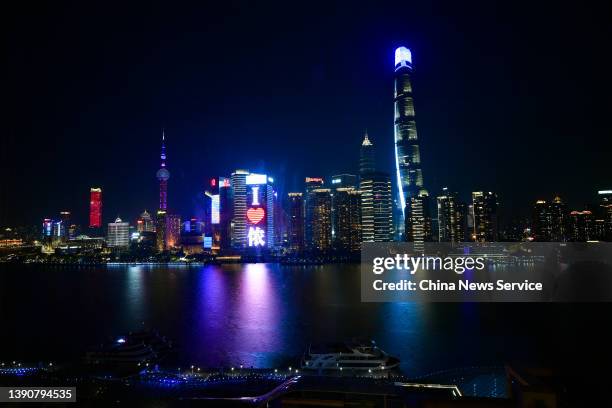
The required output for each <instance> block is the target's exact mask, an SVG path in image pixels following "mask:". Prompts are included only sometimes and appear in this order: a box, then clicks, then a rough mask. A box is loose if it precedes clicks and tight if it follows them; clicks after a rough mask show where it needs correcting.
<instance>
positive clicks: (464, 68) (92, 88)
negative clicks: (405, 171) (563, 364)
mask: <svg viewBox="0 0 612 408" xmlns="http://www.w3.org/2000/svg"><path fill="white" fill-rule="evenodd" d="M21 3H22V4H21V6H19V7H22V8H21V9H19V10H10V9H6V8H5V9H4V10H3V17H4V18H3V28H2V29H3V31H4V35H3V38H4V43H5V44H4V45H5V51H4V53H5V58H4V64H3V65H4V67H5V68H6V69H7V70H6V71H5V73H4V76H3V79H4V85H3V92H2V94H3V99H4V103H5V108H4V109H3V110H4V113H5V114H6V116H5V119H4V120H3V122H4V123H3V125H2V128H3V130H2V137H1V145H0V146H1V149H0V161H1V164H0V165H1V166H2V174H3V180H2V181H1V182H0V186H1V187H0V224H9V225H19V224H26V223H27V224H34V223H36V224H38V223H39V222H40V221H41V219H42V218H44V217H57V216H58V213H59V211H60V210H64V209H67V210H71V211H72V212H73V213H74V215H75V220H76V221H77V222H78V223H80V224H82V225H86V224H87V218H86V216H87V210H88V193H89V187H91V186H101V187H102V188H103V190H104V193H103V198H104V212H103V216H104V222H109V221H111V220H112V219H114V218H115V217H116V216H117V215H120V216H121V217H122V218H124V219H127V220H130V221H133V220H134V219H135V218H136V217H137V216H138V214H139V213H140V212H141V211H142V210H143V209H145V208H147V209H149V211H154V210H155V209H156V207H157V202H158V201H157V197H158V193H157V191H158V187H157V181H156V179H155V172H156V171H157V169H158V167H159V143H160V136H161V129H162V128H165V129H166V136H167V140H168V145H167V152H168V168H169V170H170V172H171V178H170V180H169V199H168V201H169V207H171V208H173V209H175V210H176V211H178V212H179V213H181V214H182V215H183V216H190V215H191V214H194V213H196V212H197V208H198V206H200V205H201V204H200V202H201V200H200V198H199V197H201V193H202V191H203V189H204V188H205V185H206V183H207V180H208V179H209V178H210V177H212V176H218V175H229V174H230V172H231V171H232V170H234V169H236V168H247V169H250V170H251V171H266V172H268V173H269V174H271V175H274V176H275V178H276V179H277V180H278V181H279V182H280V186H279V188H280V190H281V191H284V192H286V191H290V190H293V189H301V188H302V181H303V177H304V176H306V175H308V176H324V177H327V178H329V176H330V175H332V174H334V173H339V172H356V171H357V168H358V158H359V146H360V142H361V140H362V137H363V132H364V129H365V128H367V129H368V131H369V134H370V138H371V140H372V141H373V143H374V144H375V146H376V148H377V159H378V164H379V167H380V168H381V169H382V170H387V171H389V172H391V171H392V170H393V126H392V122H393V102H392V94H393V80H392V76H393V51H394V49H395V47H397V46H399V45H405V46H407V47H409V48H410V49H411V50H412V55H413V61H414V67H415V75H414V88H415V107H416V114H417V128H418V133H419V136H420V138H421V143H422V147H421V152H422V154H421V158H422V161H423V171H424V179H425V185H426V187H427V189H428V190H429V191H430V193H431V194H432V195H435V194H436V193H438V192H439V190H440V188H441V187H442V186H445V185H448V186H449V187H451V188H452V189H454V190H457V191H460V192H461V193H462V195H463V196H464V197H466V198H467V197H468V194H469V192H470V191H472V190H480V189H485V190H493V191H497V192H498V193H499V195H500V200H501V204H502V206H503V207H505V208H506V210H507V211H509V212H517V213H518V212H521V211H528V209H529V206H530V203H531V202H532V201H533V200H535V199H536V198H540V197H544V198H551V196H552V195H553V194H554V193H559V194H561V195H562V196H563V197H565V198H566V199H567V200H568V201H569V203H570V204H571V205H572V206H575V207H582V205H583V204H584V203H586V202H589V201H592V200H593V198H594V194H595V192H596V190H597V189H603V188H612V165H611V163H610V162H611V160H610V159H611V158H612V157H611V156H612V146H611V142H610V139H612V137H611V135H612V132H611V130H612V125H611V123H612V116H611V112H610V108H611V105H612V104H611V103H610V95H612V92H611V91H612V89H611V88H612V87H611V83H612V81H611V79H610V78H611V76H612V64H611V63H610V56H609V53H610V41H611V39H612V36H611V35H610V34H611V33H610V31H611V29H610V24H609V18H608V16H609V15H608V13H607V12H606V10H600V9H597V8H595V7H594V6H586V5H583V4H582V2H580V3H579V2H574V3H572V4H571V6H570V5H567V6H564V5H561V4H560V3H559V2H551V3H549V4H548V5H544V4H542V3H541V2H536V1H530V2H526V3H524V4H519V3H518V2H516V1H510V2H507V3H506V4H505V5H504V4H501V3H500V4H493V3H498V2H491V1H485V2H482V3H471V2H470V3H466V2H461V1H454V2H449V3H444V4H443V3H438V2H433V4H432V2H430V1H423V2H418V3H415V4H411V2H409V1H402V2H399V3H397V4H392V3H384V5H379V4H377V3H378V2H372V1H370V2H367V4H368V6H365V7H362V6H358V5H357V3H355V2H346V3H334V4H326V3H322V4H321V5H314V3H312V2H304V3H303V4H307V6H304V7H302V8H299V7H297V6H296V5H295V4H298V3H297V2H282V3H277V4H271V3H268V2H261V1H259V2H250V3H242V2H226V1H223V2H215V4H216V5H214V6H205V5H202V3H200V5H199V6H197V7H187V6H185V5H173V4H174V3H173V2H165V3H164V4H162V5H151V4H146V3H144V4H142V5H140V6H135V5H126V4H122V3H117V4H112V3H108V2H101V3H99V5H98V6H92V5H88V4H79V3H75V4H70V3H63V2H62V3H56V2H40V3H39V4H36V5H34V4H30V3H24V2H21ZM217 3H219V4H223V6H220V5H219V4H217ZM264 3H265V4H264ZM293 3H295V4H293ZM381 4H382V3H381ZM5 7H6V6H5ZM219 7H220V8H219ZM3 116H4V115H3Z"/></svg>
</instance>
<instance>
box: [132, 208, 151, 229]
mask: <svg viewBox="0 0 612 408" xmlns="http://www.w3.org/2000/svg"><path fill="white" fill-rule="evenodd" d="M136 229H137V231H138V232H155V223H154V222H153V218H151V214H149V213H148V212H147V210H144V211H143V213H142V214H140V218H138V221H137V223H136Z"/></svg>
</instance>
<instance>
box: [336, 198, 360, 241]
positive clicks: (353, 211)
mask: <svg viewBox="0 0 612 408" xmlns="http://www.w3.org/2000/svg"><path fill="white" fill-rule="evenodd" d="M332 211H333V215H334V217H333V231H334V248H335V249H337V250H340V251H345V252H356V251H359V250H360V249H361V192H360V191H358V190H356V189H355V188H351V187H340V188H337V189H336V190H335V191H334V195H333V197H332Z"/></svg>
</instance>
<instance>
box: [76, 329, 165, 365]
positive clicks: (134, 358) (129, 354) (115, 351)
mask: <svg viewBox="0 0 612 408" xmlns="http://www.w3.org/2000/svg"><path fill="white" fill-rule="evenodd" d="M172 350H173V347H172V342H171V341H169V340H167V339H166V338H165V337H163V336H160V335H159V334H158V333H156V332H153V331H141V332H134V333H129V334H128V335H126V336H121V337H118V338H116V339H115V340H113V341H111V342H108V343H105V344H102V345H100V346H99V347H96V348H94V349H92V350H90V351H88V352H87V353H86V355H85V361H86V362H87V363H89V364H131V363H149V362H150V363H152V362H157V361H160V360H161V359H163V358H164V357H165V356H166V355H168V354H169V353H170V352H171V351H172Z"/></svg>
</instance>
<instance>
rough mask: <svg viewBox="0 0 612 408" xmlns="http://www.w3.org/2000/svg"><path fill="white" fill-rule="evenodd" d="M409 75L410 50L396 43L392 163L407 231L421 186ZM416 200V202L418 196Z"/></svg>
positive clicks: (402, 220)
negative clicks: (412, 204)
mask: <svg viewBox="0 0 612 408" xmlns="http://www.w3.org/2000/svg"><path fill="white" fill-rule="evenodd" d="M411 77H412V54H411V52H410V50H409V49H408V48H406V47H399V48H397V49H396V50H395V92H394V99H393V101H394V105H395V115H394V134H395V167H396V172H397V187H398V195H399V205H400V207H401V210H402V213H401V216H400V218H401V219H400V220H399V224H400V225H404V226H405V228H406V231H407V232H409V229H410V228H412V227H411V226H408V225H407V224H406V220H409V219H410V218H409V217H410V215H409V212H410V210H411V208H410V204H411V198H412V197H415V198H416V197H418V194H419V192H420V191H421V189H422V188H423V173H422V170H421V155H420V151H419V139H418V136H417V129H416V119H415V113H414V99H413V94H412V83H411ZM415 202H418V200H416V201H415ZM422 227H424V226H422ZM417 228H421V227H417ZM407 235H408V234H407Z"/></svg>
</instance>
